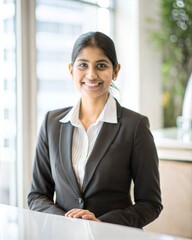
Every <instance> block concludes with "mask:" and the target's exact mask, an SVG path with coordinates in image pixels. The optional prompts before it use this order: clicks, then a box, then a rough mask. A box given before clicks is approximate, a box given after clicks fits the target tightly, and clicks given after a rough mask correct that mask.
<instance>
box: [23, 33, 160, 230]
mask: <svg viewBox="0 0 192 240" xmlns="http://www.w3.org/2000/svg"><path fill="white" fill-rule="evenodd" d="M119 70H120V65H119V64H118V62H117V57H116V51H115V46H114V43H113V41H112V40H111V39H110V38H109V37H108V36H106V35H105V34H103V33H100V32H88V33H85V34H83V35H81V36H80V37H79V38H78V39H77V41H76V42H75V45H74V48H73V51H72V62H71V64H70V65H69V71H70V74H71V76H72V78H73V80H74V83H75V86H76V88H77V90H78V91H79V92H80V94H81V98H80V100H79V102H78V103H77V104H76V106H74V107H73V108H71V107H69V108H64V109H61V110H55V111H50V112H48V113H47V115H46V117H45V120H44V123H43V125H42V127H41V130H40V134H39V139H38V144H37V149H36V157H35V163H34V170H33V179H32V184H31V191H30V193H29V196H28V203H29V207H30V209H32V210H36V211H42V212H47V213H52V214H59V215H63V216H66V217H72V218H82V219H88V220H93V221H103V222H109V223H116V224H121V225H126V226H131V227H137V228H142V227H144V226H145V225H146V224H148V223H150V222H151V221H153V220H154V219H155V218H157V217H158V215H159V214H160V212H161V210H162V205H161V194H160V186H159V172H158V157H157V153H156V148H155V145H154V141H153V137H152V135H151V132H150V130H149V122H148V119H147V118H146V117H145V116H142V115H140V114H138V113H135V112H133V111H130V110H128V109H126V108H123V107H122V106H120V104H119V103H118V102H117V101H116V100H115V99H114V98H113V97H112V95H111V94H110V93H109V89H110V86H111V85H112V84H113V83H112V81H113V80H115V79H116V78H117V75H118V72H119ZM132 180H133V182H134V203H132V200H131V196H130V185H131V181H132ZM54 194H55V197H54Z"/></svg>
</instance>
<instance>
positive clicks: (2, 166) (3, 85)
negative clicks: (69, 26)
mask: <svg viewBox="0 0 192 240" xmlns="http://www.w3.org/2000/svg"><path fill="white" fill-rule="evenodd" d="M0 39H2V40H3V41H1V40H0V68H1V71H0V203H5V204H12V205H16V160H17V159H16V134H17V131H16V74H15V73H16V62H15V52H16V49H15V1H14V0H13V1H4V3H1V2H0Z"/></svg>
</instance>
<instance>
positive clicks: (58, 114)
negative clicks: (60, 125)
mask: <svg viewBox="0 0 192 240" xmlns="http://www.w3.org/2000/svg"><path fill="white" fill-rule="evenodd" d="M71 109H72V107H66V108H61V109H56V110H52V111H49V112H47V114H46V117H47V119H48V120H51V121H53V120H55V121H57V120H58V121H59V120H61V119H62V118H63V117H65V116H66V115H67V113H68V112H69V111H70V110H71Z"/></svg>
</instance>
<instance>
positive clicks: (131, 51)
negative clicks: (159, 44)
mask: <svg viewBox="0 0 192 240" xmlns="http://www.w3.org/2000/svg"><path fill="white" fill-rule="evenodd" d="M158 9H159V0H142V1H139V0H129V1H127V0H119V1H117V11H116V19H117V21H116V36H117V38H116V39H115V42H116V46H117V52H118V58H119V62H120V63H121V66H122V68H121V71H120V74H119V77H118V84H119V89H120V95H121V98H120V99H121V103H122V105H124V106H125V107H128V108H130V109H132V110H135V111H138V112H140V113H142V114H145V115H147V116H148V117H149V119H150V123H151V128H152V129H155V128H160V127H161V126H162V107H161V72H160V62H161V56H160V53H159V52H157V50H156V49H155V47H154V46H153V44H152V42H151V41H150V40H149V32H148V31H149V24H148V23H147V18H149V17H156V15H157V11H158ZM154 28H156V29H158V26H155V24H154Z"/></svg>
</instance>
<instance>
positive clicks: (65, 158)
mask: <svg viewBox="0 0 192 240" xmlns="http://www.w3.org/2000/svg"><path fill="white" fill-rule="evenodd" d="M72 137H73V126H72V125H71V124H70V123H64V124H62V125H61V130H60V139H59V156H60V161H61V165H62V166H63V169H64V172H65V175H66V176H67V178H68V180H69V182H70V183H71V186H72V188H73V189H74V191H75V192H76V193H77V194H78V195H81V192H80V188H79V184H78V182H77V178H76V176H75V173H74V170H73V166H72V154H71V152H72Z"/></svg>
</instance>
